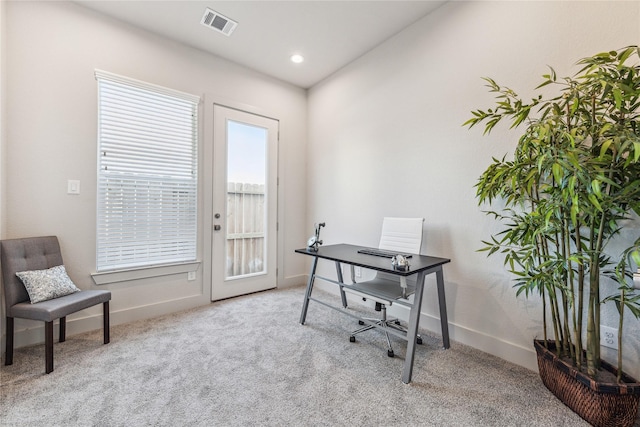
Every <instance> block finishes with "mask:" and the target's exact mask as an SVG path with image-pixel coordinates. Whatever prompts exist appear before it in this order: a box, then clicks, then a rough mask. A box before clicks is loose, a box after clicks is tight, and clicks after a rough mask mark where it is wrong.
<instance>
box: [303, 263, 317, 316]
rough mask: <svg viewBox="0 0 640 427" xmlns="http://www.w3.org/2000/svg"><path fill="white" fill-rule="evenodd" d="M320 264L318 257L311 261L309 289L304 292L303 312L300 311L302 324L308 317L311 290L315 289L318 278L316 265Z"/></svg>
mask: <svg viewBox="0 0 640 427" xmlns="http://www.w3.org/2000/svg"><path fill="white" fill-rule="evenodd" d="M317 266H318V257H317V256H314V257H313V262H312V263H311V271H310V272H309V281H308V282H307V291H306V292H305V294H304V302H303V303H302V313H300V324H301V325H304V321H305V319H306V318H307V309H308V308H309V298H310V297H311V291H312V290H313V281H314V280H315V278H316V267H317Z"/></svg>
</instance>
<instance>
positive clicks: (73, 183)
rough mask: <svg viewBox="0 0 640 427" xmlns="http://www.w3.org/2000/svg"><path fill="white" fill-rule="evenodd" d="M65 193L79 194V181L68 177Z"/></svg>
mask: <svg viewBox="0 0 640 427" xmlns="http://www.w3.org/2000/svg"><path fill="white" fill-rule="evenodd" d="M67 194H80V181H78V180H77V179H70V180H68V181H67Z"/></svg>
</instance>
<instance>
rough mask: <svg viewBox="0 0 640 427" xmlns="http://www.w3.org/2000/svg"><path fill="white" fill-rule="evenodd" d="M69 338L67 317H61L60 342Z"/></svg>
mask: <svg viewBox="0 0 640 427" xmlns="http://www.w3.org/2000/svg"><path fill="white" fill-rule="evenodd" d="M66 339H67V318H66V317H61V318H60V342H65V340H66Z"/></svg>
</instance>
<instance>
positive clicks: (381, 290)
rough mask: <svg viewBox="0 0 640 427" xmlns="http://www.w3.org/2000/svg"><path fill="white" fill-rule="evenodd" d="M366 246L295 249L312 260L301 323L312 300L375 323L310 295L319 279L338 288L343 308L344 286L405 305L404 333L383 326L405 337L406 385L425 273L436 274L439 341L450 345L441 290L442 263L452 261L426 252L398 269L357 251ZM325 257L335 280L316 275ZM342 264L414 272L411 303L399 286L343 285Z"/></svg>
mask: <svg viewBox="0 0 640 427" xmlns="http://www.w3.org/2000/svg"><path fill="white" fill-rule="evenodd" d="M360 249H366V248H365V247H362V246H355V245H348V244H338V245H327V246H320V247H319V248H318V249H317V250H311V249H308V248H305V249H296V252H297V253H299V254H303V255H309V256H312V257H313V262H312V263H311V271H310V273H309V281H308V282H307V289H306V293H305V296H304V302H303V303H302V313H301V314H300V323H301V324H303V325H304V322H305V320H306V317H307V309H308V308H309V301H312V300H313V301H315V302H318V303H320V304H323V305H325V306H327V307H329V308H332V309H334V310H337V311H340V312H342V313H345V314H347V315H349V316H351V317H355V318H357V319H358V320H360V321H362V322H364V323H366V324H369V325H372V326H375V327H377V325H376V324H375V323H373V322H371V321H368V320H366V319H362V318H360V317H359V316H355V315H354V314H352V313H349V312H347V311H345V310H342V309H340V308H339V307H335V306H333V305H330V304H327V303H326V302H324V301H321V300H318V299H316V298H313V297H312V296H311V293H312V291H313V284H314V282H315V279H316V278H318V279H322V280H324V281H327V282H331V283H334V284H336V285H338V286H339V287H340V295H341V297H342V306H343V307H344V308H346V307H347V299H346V296H345V293H344V289H353V290H355V291H357V293H358V294H362V295H365V296H370V297H371V298H373V299H376V298H378V299H383V300H386V301H391V302H392V303H393V304H399V305H404V306H407V307H410V309H411V311H410V313H409V327H408V329H407V333H406V334H403V333H402V332H400V331H392V330H390V329H386V331H387V332H389V333H393V334H394V335H396V336H399V337H400V338H403V339H406V340H407V355H406V358H405V361H404V367H403V370H402V381H403V382H404V383H405V384H408V383H410V382H411V374H412V372H413V358H414V355H415V350H416V348H415V346H416V337H417V334H418V326H419V324H420V309H421V306H422V295H423V290H424V281H425V277H426V276H427V275H428V274H432V273H435V274H436V282H437V288H438V305H439V308H440V327H441V329H442V344H443V347H444V348H445V349H446V348H449V346H450V345H449V326H448V322H447V306H446V300H445V291H444V275H443V272H442V266H443V265H444V264H446V263H448V262H451V260H449V259H446V258H437V257H432V256H425V255H413V256H412V257H411V258H410V259H409V262H410V264H411V266H410V268H409V270H407V271H400V270H395V269H393V267H392V265H391V259H389V258H384V257H379V256H374V255H366V254H361V253H358V250H360ZM320 259H325V260H329V261H333V262H335V265H336V273H337V276H338V280H337V281H335V280H331V279H328V278H326V277H321V276H316V267H317V266H318V260H320ZM341 264H348V265H354V266H358V267H363V268H368V269H372V270H377V271H380V272H384V273H388V274H392V275H395V276H404V277H409V276H413V275H416V284H415V294H414V298H413V303H410V302H409V301H407V300H406V299H404V298H403V297H402V295H403V292H402V289H401V288H400V285H399V284H398V285H397V286H390V287H377V288H368V287H367V286H366V284H363V285H362V286H358V284H357V283H356V284H351V285H350V284H346V283H344V280H343V278H342V267H341Z"/></svg>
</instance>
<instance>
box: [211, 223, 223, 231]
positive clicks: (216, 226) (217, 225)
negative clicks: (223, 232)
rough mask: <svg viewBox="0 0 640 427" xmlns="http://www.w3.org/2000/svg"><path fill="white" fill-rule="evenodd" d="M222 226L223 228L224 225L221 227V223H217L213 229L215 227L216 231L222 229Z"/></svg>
mask: <svg viewBox="0 0 640 427" xmlns="http://www.w3.org/2000/svg"><path fill="white" fill-rule="evenodd" d="M221 228H222V227H220V224H215V225H214V226H213V229H214V230H215V231H220V229H221Z"/></svg>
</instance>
